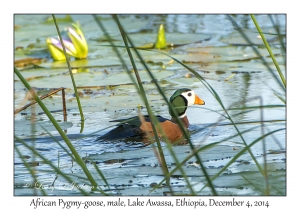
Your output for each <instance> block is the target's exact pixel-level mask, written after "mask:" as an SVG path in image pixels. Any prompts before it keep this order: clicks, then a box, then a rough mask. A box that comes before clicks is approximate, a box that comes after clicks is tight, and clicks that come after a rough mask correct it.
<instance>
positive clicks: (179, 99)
mask: <svg viewBox="0 0 300 210" xmlns="http://www.w3.org/2000/svg"><path fill="white" fill-rule="evenodd" d="M170 103H171V104H172V105H173V107H174V109H175V111H176V113H177V116H178V117H179V118H180V119H181V120H182V122H183V124H184V125H185V127H186V128H187V127H189V120H188V118H187V116H186V110H187V107H188V106H191V105H194V104H195V105H204V104H205V102H204V101H203V100H202V99H201V98H200V97H199V96H197V95H196V94H195V92H194V91H193V90H191V89H188V88H182V89H179V90H177V91H175V93H174V94H173V95H172V96H171V97H170ZM169 113H170V115H171V116H172V121H173V122H176V115H174V114H173V113H172V111H171V109H169Z"/></svg>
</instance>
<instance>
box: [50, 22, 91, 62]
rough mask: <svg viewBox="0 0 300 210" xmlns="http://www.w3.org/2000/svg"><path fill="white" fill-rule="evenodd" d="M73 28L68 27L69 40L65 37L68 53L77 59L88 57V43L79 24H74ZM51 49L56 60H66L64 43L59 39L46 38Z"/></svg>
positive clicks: (64, 41)
mask: <svg viewBox="0 0 300 210" xmlns="http://www.w3.org/2000/svg"><path fill="white" fill-rule="evenodd" d="M73 27H74V29H73V28H71V27H69V28H68V36H69V38H70V39H69V40H67V39H63V43H64V45H65V48H66V53H67V54H68V55H70V56H73V57H75V58H77V59H83V58H86V57H87V55H88V44H87V42H86V40H85V37H84V35H83V33H82V31H81V30H80V28H79V26H78V25H76V24H73ZM46 43H47V46H48V48H49V51H50V53H51V55H52V57H53V59H54V60H66V58H65V55H64V52H63V48H62V45H61V43H60V41H59V39H54V38H48V39H47V40H46Z"/></svg>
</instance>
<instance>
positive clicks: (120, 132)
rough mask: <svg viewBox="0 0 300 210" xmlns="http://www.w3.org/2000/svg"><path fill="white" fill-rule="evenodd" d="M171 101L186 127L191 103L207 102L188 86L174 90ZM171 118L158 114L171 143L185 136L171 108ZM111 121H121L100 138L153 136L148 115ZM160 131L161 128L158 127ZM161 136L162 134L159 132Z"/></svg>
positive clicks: (118, 138)
mask: <svg viewBox="0 0 300 210" xmlns="http://www.w3.org/2000/svg"><path fill="white" fill-rule="evenodd" d="M170 103H171V104H172V105H173V107H174V109H175V111H176V112H177V115H178V118H179V120H181V121H182V123H183V125H184V127H185V128H188V127H189V125H190V124H189V120H188V118H187V115H186V110H187V107H188V106H191V105H194V104H195V105H204V104H205V102H204V101H203V100H202V99H201V98H200V97H199V96H197V95H196V94H195V92H194V91H193V90H191V89H188V88H182V89H179V90H177V91H175V92H174V94H173V95H172V96H171V97H170ZM169 113H170V115H171V119H170V120H169V119H166V118H164V117H161V116H159V115H158V116H156V118H157V120H158V122H159V123H160V125H161V128H162V130H163V133H164V134H165V136H166V137H167V138H168V139H169V141H170V142H171V143H174V142H176V141H178V140H179V139H181V138H182V137H183V132H182V130H181V128H180V126H179V125H178V124H177V123H176V117H175V116H174V115H173V114H172V112H171V110H170V109H169ZM110 122H119V124H117V127H116V128H114V129H113V130H111V131H109V132H108V133H106V134H104V135H103V136H101V137H99V138H98V140H107V141H109V140H121V139H125V140H126V139H131V140H134V139H136V140H137V139H145V138H147V135H149V134H150V135H151V136H153V130H152V125H151V122H150V117H149V116H148V115H145V116H143V118H141V117H139V116H136V117H131V118H128V119H119V120H113V121H110ZM157 131H159V129H157ZM158 135H159V137H162V134H161V133H159V132H158Z"/></svg>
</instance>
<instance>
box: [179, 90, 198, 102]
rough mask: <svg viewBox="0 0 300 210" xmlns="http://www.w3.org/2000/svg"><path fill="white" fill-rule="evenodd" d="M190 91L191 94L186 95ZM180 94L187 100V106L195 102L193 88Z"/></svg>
mask: <svg viewBox="0 0 300 210" xmlns="http://www.w3.org/2000/svg"><path fill="white" fill-rule="evenodd" d="M189 93H191V94H192V95H191V96H188V94H189ZM182 95H183V96H184V97H185V98H186V99H187V101H188V106H192V105H193V104H194V103H195V92H194V91H193V90H191V91H189V92H186V93H182Z"/></svg>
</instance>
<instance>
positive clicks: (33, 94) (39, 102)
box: [14, 67, 97, 189]
mask: <svg viewBox="0 0 300 210" xmlns="http://www.w3.org/2000/svg"><path fill="white" fill-rule="evenodd" d="M14 73H15V74H16V75H17V76H18V77H19V79H20V80H21V82H22V83H23V84H24V86H25V87H26V88H27V90H29V91H30V93H31V94H32V96H33V98H34V100H36V101H37V103H38V104H39V105H40V107H41V108H42V109H43V111H44V112H45V114H46V115H47V117H48V118H49V120H50V121H51V122H52V124H53V126H54V127H55V128H56V130H57V131H58V132H59V134H60V135H61V137H62V138H63V140H64V141H65V143H66V144H67V145H68V147H69V149H70V150H71V152H72V154H73V155H74V157H75V159H76V162H77V163H78V164H79V165H80V167H81V168H82V169H83V171H84V173H85V174H86V176H87V178H88V180H89V181H90V183H91V185H92V186H93V189H96V188H97V183H96V181H95V180H94V178H93V176H92V175H91V173H90V172H89V170H88V169H87V167H86V165H85V164H84V162H83V160H82V158H81V157H80V155H79V154H78V152H77V151H76V149H75V148H74V146H73V145H72V143H71V141H70V140H69V138H68V137H67V135H66V133H65V132H64V131H63V130H62V129H61V127H60V126H59V125H58V123H57V121H56V120H55V119H54V117H53V116H52V114H51V113H50V112H49V110H48V108H47V107H46V106H45V105H44V103H43V102H42V100H41V99H40V98H39V97H38V95H37V94H36V93H35V91H34V90H33V89H32V88H31V86H30V85H29V83H28V82H27V81H26V79H25V78H24V77H23V75H22V74H21V73H20V72H19V70H18V69H17V68H16V67H14Z"/></svg>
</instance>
